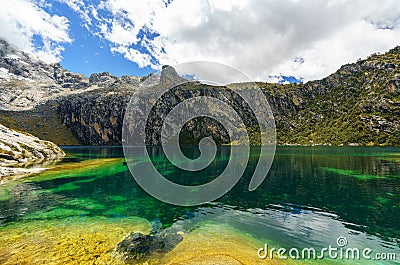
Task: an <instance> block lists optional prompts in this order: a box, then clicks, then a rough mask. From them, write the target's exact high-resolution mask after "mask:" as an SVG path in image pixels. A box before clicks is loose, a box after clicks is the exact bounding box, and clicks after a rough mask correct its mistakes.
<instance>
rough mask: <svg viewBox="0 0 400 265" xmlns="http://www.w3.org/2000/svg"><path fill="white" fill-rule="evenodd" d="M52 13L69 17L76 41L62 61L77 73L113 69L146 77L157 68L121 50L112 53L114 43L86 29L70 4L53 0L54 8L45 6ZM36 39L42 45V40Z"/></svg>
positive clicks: (67, 48)
mask: <svg viewBox="0 0 400 265" xmlns="http://www.w3.org/2000/svg"><path fill="white" fill-rule="evenodd" d="M45 10H46V11H47V12H48V13H49V14H52V15H54V14H62V15H63V16H65V17H66V18H67V19H68V20H69V24H70V36H71V38H72V39H73V42H72V43H68V44H66V45H64V48H65V50H64V51H63V53H62V59H61V61H60V63H61V64H62V65H63V67H64V68H66V69H68V70H71V71H73V72H77V73H81V74H84V75H86V76H90V74H92V73H100V72H110V73H111V74H113V75H116V76H122V75H133V76H144V75H148V74H149V73H151V72H154V71H155V70H154V69H152V68H151V67H149V66H148V67H144V68H140V67H139V66H138V65H137V63H135V62H132V61H130V60H127V59H126V58H124V55H123V54H121V53H116V52H111V51H110V43H109V42H108V41H106V40H104V39H102V38H100V37H99V36H97V35H95V34H93V33H91V32H90V31H88V30H87V28H85V26H84V24H83V21H82V19H81V18H80V17H79V16H77V14H76V12H74V11H73V10H72V9H71V8H70V7H69V6H68V5H67V4H65V3H60V2H53V4H52V7H51V8H45ZM37 39H39V41H37V42H36V44H38V45H37V47H40V46H41V45H43V44H42V42H41V41H40V38H37Z"/></svg>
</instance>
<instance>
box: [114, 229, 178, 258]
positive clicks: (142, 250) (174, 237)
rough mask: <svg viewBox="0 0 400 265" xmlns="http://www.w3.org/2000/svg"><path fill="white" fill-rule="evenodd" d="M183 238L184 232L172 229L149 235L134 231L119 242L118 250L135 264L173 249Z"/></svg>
mask: <svg viewBox="0 0 400 265" xmlns="http://www.w3.org/2000/svg"><path fill="white" fill-rule="evenodd" d="M182 240H183V236H182V233H179V232H176V231H175V230H170V229H163V230H161V231H159V232H156V233H151V234H149V235H145V234H142V233H135V232H134V233H130V234H129V235H128V236H127V237H126V238H125V239H124V240H122V241H121V242H120V243H118V245H117V247H116V251H117V252H118V253H119V254H120V255H122V258H123V259H124V261H125V262H126V263H131V264H135V263H136V262H140V261H141V260H142V259H144V258H148V257H149V256H151V255H154V254H165V253H167V252H169V251H171V250H172V249H173V248H174V247H175V246H176V245H177V244H178V243H179V242H181V241H182Z"/></svg>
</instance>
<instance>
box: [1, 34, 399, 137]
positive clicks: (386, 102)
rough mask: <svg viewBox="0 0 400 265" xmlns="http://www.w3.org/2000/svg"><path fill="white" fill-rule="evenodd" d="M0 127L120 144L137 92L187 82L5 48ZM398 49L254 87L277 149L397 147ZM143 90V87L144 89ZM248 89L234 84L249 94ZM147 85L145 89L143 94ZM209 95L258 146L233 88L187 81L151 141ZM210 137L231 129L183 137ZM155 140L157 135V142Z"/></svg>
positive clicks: (206, 129) (194, 131) (158, 116)
mask: <svg viewBox="0 0 400 265" xmlns="http://www.w3.org/2000/svg"><path fill="white" fill-rule="evenodd" d="M0 44H1V45H0V89H1V91H2V92H1V93H0V106H1V108H2V109H3V110H1V111H0V123H3V124H4V125H6V126H9V127H11V128H16V129H20V130H24V131H27V132H30V133H32V134H34V135H36V136H39V137H40V138H42V139H46V140H51V141H53V142H55V143H57V144H64V145H65V144H89V145H90V144H92V145H119V144H121V131H122V122H123V117H124V114H125V109H126V105H127V103H128V102H129V99H130V98H131V97H132V96H134V94H135V93H138V92H140V93H152V91H154V89H157V87H159V86H163V85H169V84H170V83H171V82H172V83H173V82H177V80H178V81H182V79H181V77H179V76H177V75H176V72H175V71H174V70H173V68H171V67H165V68H164V69H163V70H162V72H161V76H158V75H156V74H150V75H149V76H145V77H131V76H123V77H121V78H118V77H115V76H112V75H111V74H109V73H100V74H92V75H91V76H90V77H89V78H86V77H84V76H82V75H79V74H75V73H72V72H69V71H67V70H65V69H63V68H62V67H61V66H60V65H59V64H46V63H43V62H40V61H38V60H37V59H34V58H33V59H32V58H31V57H30V56H29V55H26V54H24V53H22V52H20V51H18V50H16V49H15V48H12V47H11V46H10V45H8V44H7V43H6V42H4V41H1V42H0ZM399 65H400V47H396V48H394V49H392V50H390V51H388V52H387V53H385V54H374V55H371V56H370V57H369V58H367V59H365V60H359V61H357V62H356V63H353V64H347V65H344V66H342V67H341V68H340V69H339V70H338V71H337V72H335V73H333V74H332V75H330V76H328V77H326V78H324V79H321V80H316V81H311V82H307V83H305V84H288V85H281V84H269V83H262V82H259V83H257V85H258V86H259V87H260V88H261V89H262V91H263V92H264V94H265V96H266V97H267V99H268V101H269V103H270V105H271V109H272V112H273V114H274V117H275V121H276V127H277V140H278V144H301V145H400V133H399V132H400V118H399V117H400V68H399ZM143 84H145V86H143ZM247 85H248V84H245V83H243V84H232V85H230V86H236V87H238V88H239V89H245V88H246V86H247ZM143 87H146V88H143ZM199 93H200V94H205V95H208V96H212V97H218V98H220V99H223V101H225V102H226V103H228V104H230V105H231V106H232V107H233V108H234V109H235V110H236V111H237V112H238V114H239V115H240V116H241V117H242V119H243V120H244V121H245V124H246V126H247V127H248V132H249V134H250V135H251V141H252V143H254V144H257V143H258V142H259V139H258V138H257V135H258V132H259V129H258V127H257V124H256V123H255V120H254V117H253V116H252V115H251V114H249V112H248V111H246V106H245V104H244V103H243V102H242V101H241V100H240V99H238V98H237V97H236V96H235V95H234V94H232V91H231V90H230V89H229V86H226V87H215V86H210V85H204V84H200V83H198V82H189V83H186V84H183V85H181V86H178V87H176V88H174V89H173V93H172V94H170V95H169V96H167V97H166V99H167V102H166V103H165V104H164V105H163V106H162V108H161V107H160V108H157V109H155V112H154V113H153V115H154V116H152V117H150V120H151V121H152V123H151V124H152V128H151V133H152V136H151V137H150V138H151V139H150V143H152V144H159V143H160V139H159V137H158V136H157V135H156V134H157V133H158V132H159V129H160V128H161V127H160V126H161V124H162V117H163V116H165V114H166V113H167V112H168V111H170V110H171V109H172V108H173V107H174V106H175V105H176V104H177V103H179V102H181V101H182V100H185V99H187V98H190V97H192V96H194V95H199ZM205 135H210V136H214V137H215V138H216V140H217V142H220V143H227V142H229V137H227V133H226V131H224V129H223V127H221V125H220V124H218V123H216V122H215V121H213V120H210V119H207V118H203V119H197V120H195V121H192V122H189V123H188V124H187V125H186V127H185V130H184V132H183V133H182V134H181V137H182V143H184V144H190V143H192V142H193V141H194V142H196V141H198V139H200V138H201V137H203V136H205ZM153 136H154V137H153Z"/></svg>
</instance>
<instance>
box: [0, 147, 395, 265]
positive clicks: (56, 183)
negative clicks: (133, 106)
mask: <svg viewBox="0 0 400 265" xmlns="http://www.w3.org/2000/svg"><path fill="white" fill-rule="evenodd" d="M183 151H184V153H186V154H187V155H188V156H192V157H196V155H198V154H197V149H196V148H195V147H193V148H192V147H188V148H186V149H185V150H183ZM258 151H259V150H258V149H257V148H254V149H252V152H251V154H252V157H251V159H250V162H249V164H248V166H247V169H246V172H245V175H244V176H243V177H242V179H241V180H240V182H239V183H238V184H237V185H236V186H235V188H234V189H232V190H231V191H230V192H228V193H227V194H226V195H225V196H224V197H222V198H220V199H219V200H218V201H216V202H213V203H210V204H206V205H202V206H200V207H179V206H173V205H169V204H166V203H163V202H160V201H158V200H156V199H154V198H152V197H151V196H149V195H148V194H147V193H145V192H144V191H143V190H142V189H141V188H140V187H139V186H138V185H137V184H136V183H135V181H134V179H133V178H132V176H131V175H130V173H129V171H128V169H127V167H126V165H125V163H124V159H123V152H122V149H121V148H116V147H105V148H103V147H80V148H66V152H67V153H68V158H67V159H65V160H64V161H63V162H62V164H60V165H59V167H56V168H54V169H53V170H50V171H47V172H44V173H42V174H39V175H37V176H34V177H30V178H27V179H24V180H16V181H11V182H8V183H6V184H4V185H3V186H0V223H1V226H2V227H3V228H6V227H8V226H10V225H15V224H18V223H27V222H34V221H35V222H37V221H41V222H46V221H49V222H50V221H54V220H68V219H71V218H77V217H78V218H81V219H82V218H83V220H84V218H107V219H109V220H120V219H123V218H132V217H140V218H144V219H147V220H149V221H154V220H155V222H157V223H162V225H163V226H165V227H168V226H170V225H172V224H176V223H179V224H180V225H181V226H182V229H186V230H192V229H194V228H196V227H198V226H201V224H203V223H207V222H214V223H218V224H221V225H229V226H230V227H232V228H234V229H237V230H238V231H240V232H241V233H243V234H246V235H251V236H252V237H254V238H255V239H257V240H259V242H265V243H268V244H270V245H273V246H280V247H285V248H287V249H289V248H291V247H296V248H303V247H314V248H316V249H321V248H323V247H327V246H328V245H333V246H336V239H337V238H338V237H340V236H344V237H346V239H347V240H348V246H349V247H359V248H365V247H369V248H371V249H373V251H374V252H395V253H396V254H397V260H398V261H399V260H400V256H399V255H400V252H399V248H400V148H392V147H387V148H386V147H385V148H375V147H372V148H364V147H352V148H349V147H315V148H312V147H279V148H278V149H277V152H276V156H275V160H274V163H273V165H272V168H271V170H270V172H269V174H268V177H267V178H266V180H265V181H264V182H263V184H262V185H261V186H260V187H259V188H258V189H257V190H255V191H254V192H249V191H248V184H249V181H250V178H251V176H252V170H254V167H255V165H256V162H257V155H258ZM150 153H151V154H152V158H153V161H154V163H155V165H156V166H157V168H158V170H159V171H160V172H161V173H163V175H164V176H165V177H166V178H168V179H171V180H173V181H174V182H176V183H182V184H191V185H194V184H201V183H206V182H208V181H210V180H212V179H213V178H215V177H216V176H218V174H219V173H220V172H222V171H223V170H224V168H225V166H226V163H227V159H228V158H229V148H228V147H222V148H220V149H219V151H218V154H217V159H216V160H215V161H214V162H213V163H212V164H211V165H210V166H209V167H208V168H207V169H206V170H203V171H201V172H199V173H191V174H190V175H189V176H188V174H187V173H186V172H182V171H180V170H177V169H176V168H174V167H173V166H172V165H171V164H170V163H168V161H167V160H166V159H165V157H164V156H163V155H162V150H161V148H158V147H154V148H151V150H150ZM1 229H2V228H0V231H1ZM262 246H263V245H262V244H261V243H260V246H259V247H262ZM255 251H256V249H255ZM358 263H359V261H358V262H357V261H356V262H355V263H354V264H358ZM369 263H371V261H369V262H368V263H366V264H369ZM392 263H394V262H392ZM255 264H256V263H255ZM376 264H391V262H389V261H385V262H383V261H380V262H376Z"/></svg>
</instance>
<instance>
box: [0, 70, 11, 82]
mask: <svg viewBox="0 0 400 265" xmlns="http://www.w3.org/2000/svg"><path fill="white" fill-rule="evenodd" d="M0 78H1V79H5V80H7V81H10V74H9V73H8V69H6V68H4V67H0Z"/></svg>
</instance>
